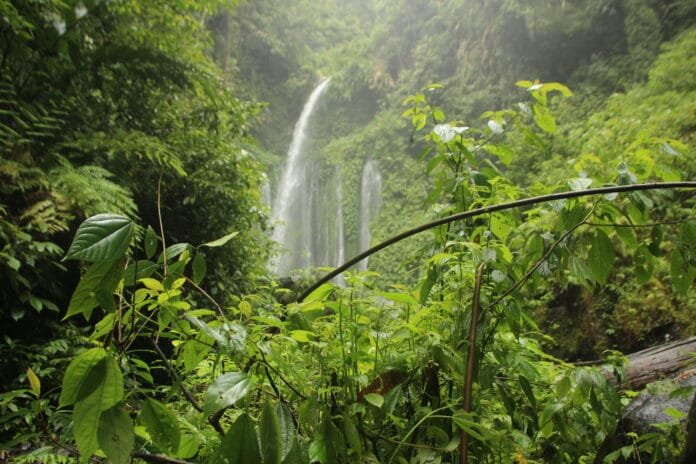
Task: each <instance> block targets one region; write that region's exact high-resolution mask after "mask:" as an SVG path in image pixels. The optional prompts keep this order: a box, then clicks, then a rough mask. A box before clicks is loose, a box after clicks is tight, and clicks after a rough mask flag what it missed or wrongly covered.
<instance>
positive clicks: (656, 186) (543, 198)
mask: <svg viewBox="0 0 696 464" xmlns="http://www.w3.org/2000/svg"><path fill="white" fill-rule="evenodd" d="M669 189H696V181H682V182H651V183H646V184H632V185H614V186H609V187H600V188H595V189H588V190H579V191H572V192H558V193H551V194H547V195H539V196H536V197H530V198H525V199H522V200H515V201H510V202H507V203H498V204H496V205H490V206H483V207H481V208H476V209H472V210H469V211H465V212H461V213H457V214H453V215H451V216H446V217H444V218H440V219H438V220H436V221H432V222H429V223H427V224H423V225H420V226H418V227H414V228H413V229H409V230H406V231H404V232H402V233H400V234H398V235H395V236H393V237H391V238H389V239H387V240H385V241H384V242H382V243H379V244H377V245H375V246H373V247H371V248H369V249H367V250H365V251H363V252H362V253H360V254H358V255H356V256H354V257H353V258H351V259H349V260H348V261H346V262H345V263H344V264H342V265H341V266H339V267H337V268H336V269H334V270H333V271H331V272H329V273H328V274H326V275H325V276H324V277H322V278H321V279H319V280H317V281H316V282H314V283H313V284H312V285H310V286H309V287H308V288H307V289H306V290H305V291H304V292H302V294H301V295H300V296H299V298H298V299H297V301H298V302H301V301H303V300H304V299H305V298H307V296H308V295H309V294H311V293H312V292H313V291H314V290H316V289H317V288H319V287H320V286H321V285H323V284H325V283H326V282H328V281H330V280H331V279H333V278H334V277H336V276H338V275H340V274H341V273H343V272H344V271H346V270H348V269H350V268H351V267H353V266H355V265H356V264H357V263H358V262H360V261H362V260H363V259H365V258H368V257H370V256H371V255H373V254H375V253H377V252H378V251H381V250H383V249H384V248H387V247H388V246H390V245H393V244H395V243H397V242H400V241H402V240H404V239H406V238H408V237H411V236H413V235H416V234H418V233H420V232H424V231H426V230H430V229H433V228H435V227H438V226H441V225H444V224H449V223H451V222H455V221H461V220H462V219H468V218H471V217H475V216H480V215H482V214H487V213H493V212H496V211H503V210H507V209H513V208H520V207H523V206H530V205H535V204H538V203H546V202H549V201H554V200H562V199H568V198H578V197H587V196H593V195H605V194H607V193H619V192H635V191H640V190H669Z"/></svg>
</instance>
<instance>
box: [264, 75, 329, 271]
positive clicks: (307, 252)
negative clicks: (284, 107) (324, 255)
mask: <svg viewBox="0 0 696 464" xmlns="http://www.w3.org/2000/svg"><path fill="white" fill-rule="evenodd" d="M328 85H329V79H325V80H323V81H322V82H321V83H319V85H318V86H317V87H316V88H315V89H314V90H313V91H312V93H311V95H310V96H309V98H308V99H307V102H306V103H305V105H304V108H302V113H301V114H300V118H299V119H298V120H297V123H296V124H295V130H294V132H293V135H292V142H291V143H290V148H289V149H288V154H287V159H286V161H285V167H284V170H283V174H282V176H281V179H280V184H279V186H278V190H277V194H276V197H275V201H274V202H273V208H272V220H273V222H274V224H275V229H274V231H273V240H275V241H276V242H278V243H279V244H280V245H281V246H282V247H283V249H284V250H285V252H284V253H282V254H281V255H280V256H279V257H278V258H277V259H276V260H275V261H274V262H273V263H271V266H272V268H274V270H275V272H276V273H277V274H279V275H287V274H288V273H289V272H290V271H291V270H292V269H298V268H304V267H308V266H309V265H316V264H318V263H316V262H315V260H316V259H317V257H318V256H319V254H318V252H317V244H316V242H317V240H316V234H317V233H319V235H320V236H321V235H323V233H321V232H320V231H322V229H321V228H317V227H316V226H317V225H318V221H319V220H320V219H322V218H321V217H320V213H319V211H320V209H321V208H318V207H317V205H318V204H321V203H322V198H321V192H320V191H319V186H320V184H319V179H318V177H319V176H318V174H319V173H318V172H317V171H319V170H318V169H316V166H315V164H316V163H311V162H310V161H309V160H307V159H305V157H303V154H304V151H305V145H306V141H307V129H308V126H309V122H310V119H311V116H312V114H313V113H314V110H315V109H316V106H317V103H318V101H319V99H320V97H321V95H322V94H323V93H324V91H325V90H326V88H327V87H328ZM322 232H323V231H322ZM324 264H328V263H324Z"/></svg>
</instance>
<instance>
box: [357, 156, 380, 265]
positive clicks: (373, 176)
mask: <svg viewBox="0 0 696 464" xmlns="http://www.w3.org/2000/svg"><path fill="white" fill-rule="evenodd" d="M381 207H382V175H381V174H380V173H379V168H378V167H377V163H376V162H375V161H374V160H373V159H372V158H370V159H368V160H367V161H366V162H365V165H364V166H363V171H362V179H361V181H360V231H359V236H358V244H359V248H360V251H362V250H367V249H368V248H369V247H370V240H371V238H372V236H371V233H370V222H371V221H373V220H375V218H377V216H378V215H379V210H380V208H381ZM357 268H358V270H359V271H365V270H367V258H365V259H363V260H362V261H360V262H359V263H358V265H357Z"/></svg>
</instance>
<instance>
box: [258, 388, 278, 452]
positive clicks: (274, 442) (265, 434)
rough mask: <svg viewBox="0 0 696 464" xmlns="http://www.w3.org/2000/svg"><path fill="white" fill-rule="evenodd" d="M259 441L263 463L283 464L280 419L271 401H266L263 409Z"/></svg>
mask: <svg viewBox="0 0 696 464" xmlns="http://www.w3.org/2000/svg"><path fill="white" fill-rule="evenodd" d="M259 441H260V443H261V455H262V457H263V463H264V464H281V461H282V451H283V449H282V448H283V442H282V440H281V429H280V420H279V418H278V415H277V414H276V409H275V408H274V407H273V406H272V405H271V402H270V401H266V402H265V403H264V405H263V409H262V410H261V423H260V425H259Z"/></svg>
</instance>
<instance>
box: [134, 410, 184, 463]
mask: <svg viewBox="0 0 696 464" xmlns="http://www.w3.org/2000/svg"><path fill="white" fill-rule="evenodd" d="M138 420H139V421H140V423H142V424H143V425H144V426H145V428H146V429H147V432H148V433H149V434H150V438H151V439H152V443H154V444H155V446H157V447H159V448H161V449H163V450H165V451H167V452H169V453H175V452H176V451H177V450H178V449H179V443H180V440H181V431H180V430H179V424H178V422H177V419H176V416H175V415H174V413H173V412H172V411H171V410H170V409H169V407H167V405H165V404H163V403H160V402H159V401H157V400H154V399H152V398H147V399H146V400H145V401H143V403H142V409H141V410H140V415H139V416H138Z"/></svg>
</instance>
